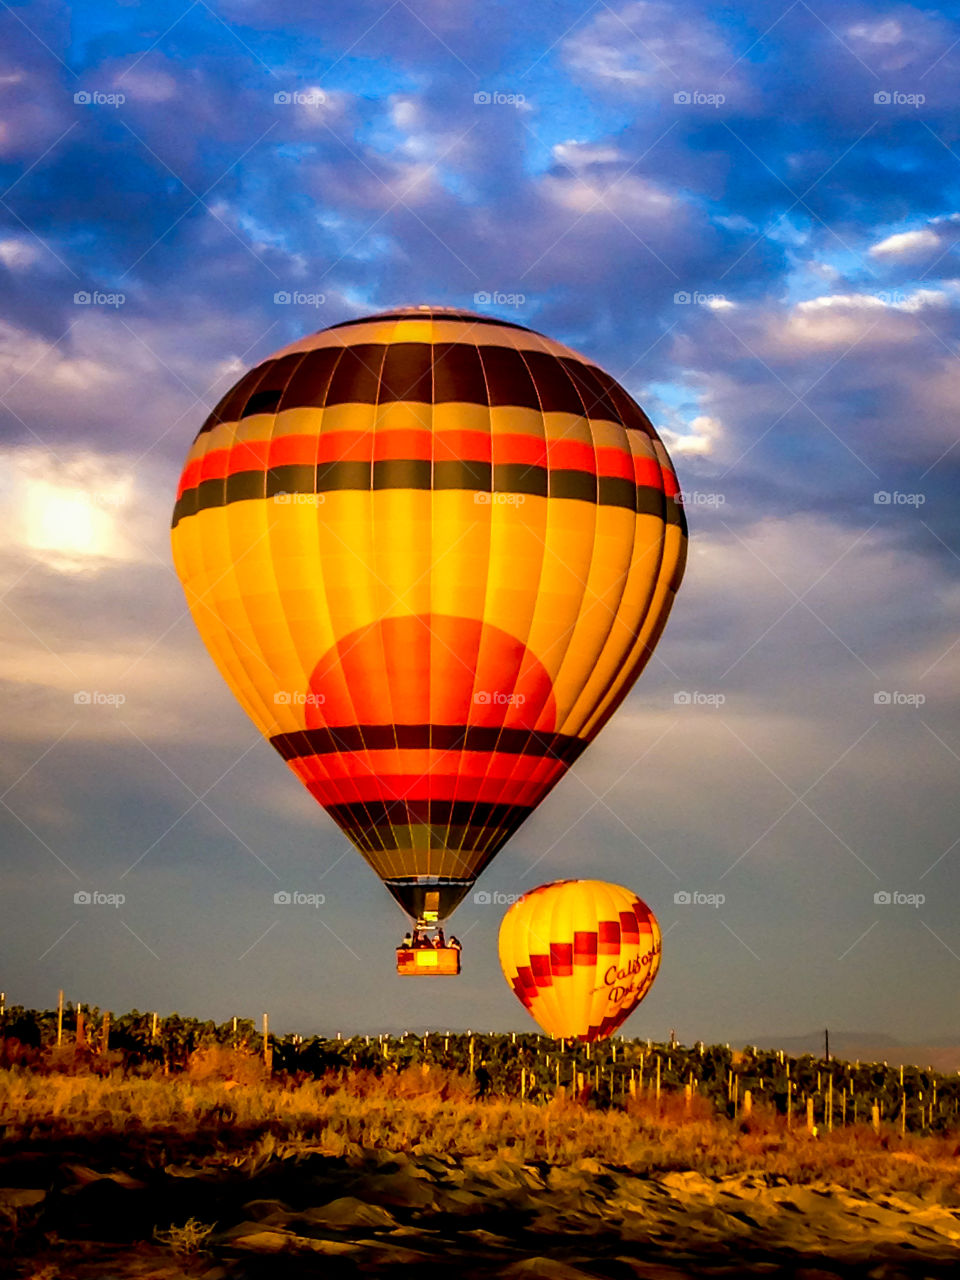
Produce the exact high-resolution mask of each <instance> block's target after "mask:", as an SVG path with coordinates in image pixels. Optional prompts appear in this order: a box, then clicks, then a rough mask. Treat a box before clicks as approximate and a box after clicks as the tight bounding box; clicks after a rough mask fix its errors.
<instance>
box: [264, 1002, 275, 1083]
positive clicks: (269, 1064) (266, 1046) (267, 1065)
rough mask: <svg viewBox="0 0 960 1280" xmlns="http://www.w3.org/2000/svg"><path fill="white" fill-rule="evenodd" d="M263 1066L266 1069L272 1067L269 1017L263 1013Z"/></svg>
mask: <svg viewBox="0 0 960 1280" xmlns="http://www.w3.org/2000/svg"><path fill="white" fill-rule="evenodd" d="M263 1066H264V1069H265V1070H266V1071H272V1069H273V1052H272V1051H271V1049H270V1017H269V1015H268V1014H266V1013H265V1014H264V1015H263Z"/></svg>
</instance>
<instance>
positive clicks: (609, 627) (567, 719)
mask: <svg viewBox="0 0 960 1280" xmlns="http://www.w3.org/2000/svg"><path fill="white" fill-rule="evenodd" d="M587 423H588V425H589V427H590V434H591V436H592V437H593V442H594V455H595V457H596V458H597V485H598V488H599V484H600V462H599V454H598V453H597V438H596V434H595V432H594V427H593V423H594V420H593V419H592V418H591V417H589V415H588V417H587ZM614 425H616V426H618V427H619V429H620V432H621V437H622V438H621V444H622V446H623V448H624V449H625V450H626V452H627V453H628V454H629V456H630V465H631V468H632V466H633V454H632V452H631V450H630V441H629V439H628V433H627V429H626V427H624V426H623V425H622V423H617V424H614ZM623 509H624V510H625V508H623ZM631 514H632V516H633V527H632V529H631V531H630V535H629V540H630V547H631V554H629V555H628V557H627V564H626V566H625V567H624V570H623V573H622V574H621V578H620V591H619V593H618V595H617V599H616V603H615V605H614V606H613V607H612V608H611V607H610V605H608V604H604V605H603V608H604V609H605V610H606V612H607V614H608V617H609V620H608V621H607V623H606V630H605V632H604V635H603V639H602V640H601V641H600V642H599V644H598V645H597V647H596V649H595V652H594V656H593V661H592V662H591V663H590V672H591V674H592V673H593V672H594V671H595V670H596V669H597V667H598V666H599V664H600V663H601V661H602V660H603V655H604V653H605V652H606V649H607V645H608V643H609V640H610V636H611V634H612V633H613V630H614V628H615V626H616V624H617V620H618V618H619V616H620V609H621V607H622V605H623V596H624V593H625V591H626V589H627V582H628V580H629V577H630V565H631V563H632V560H633V555H632V548H633V545H634V543H635V542H636V532H637V512H636V506H634V510H633V512H632V513H631ZM600 518H601V516H600V506H599V503H598V504H597V519H596V521H595V523H594V535H593V536H594V546H593V553H592V555H591V557H590V570H589V574H588V577H587V584H589V581H590V577H591V576H592V574H593V566H594V564H595V562H596V556H597V533H598V526H599V524H600ZM584 597H586V584H585V586H584ZM597 603H598V602H595V603H594V605H593V606H592V607H593V608H594V609H596V607H597ZM579 621H580V620H579V619H578V626H579ZM559 674H560V673H559V672H558V678H559ZM587 684H589V677H588V679H587V681H586V682H585V684H584V686H583V688H582V689H581V690H580V693H579V694H578V695H577V697H576V698H574V699H573V700H572V702H571V703H570V706H569V707H568V708H567V711H566V714H565V715H564V717H563V720H562V721H561V722H560V723H559V724H558V725H557V730H558V732H560V733H569V732H570V730H569V728H568V726H569V725H570V724H571V721H572V720H573V713H574V711H575V710H576V707H577V704H578V702H579V701H580V698H581V697H582V695H583V693H584V691H585V689H586V687H587ZM574 732H576V730H574Z"/></svg>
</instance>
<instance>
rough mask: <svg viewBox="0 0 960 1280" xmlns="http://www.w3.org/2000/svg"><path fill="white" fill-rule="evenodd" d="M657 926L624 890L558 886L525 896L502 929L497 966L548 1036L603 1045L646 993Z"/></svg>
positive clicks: (591, 884) (589, 883)
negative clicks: (596, 1042) (602, 1042)
mask: <svg viewBox="0 0 960 1280" xmlns="http://www.w3.org/2000/svg"><path fill="white" fill-rule="evenodd" d="M660 950H661V940H660V926H659V925H658V924H657V919H656V916H655V915H654V914H653V912H652V911H651V910H650V908H649V907H648V906H647V904H646V903H645V902H642V901H641V900H640V898H638V897H637V895H636V894H635V893H633V892H632V891H631V890H630V889H623V888H621V887H620V885H617V884H606V883H605V882H604V881H603V880H557V881H556V882H555V883H554V884H544V885H541V886H540V888H539V889H533V890H531V892H530V893H525V894H524V895H523V897H522V898H520V899H519V900H518V901H517V902H515V903H514V904H513V906H512V907H511V908H510V910H509V911H508V912H507V914H506V915H505V916H504V918H503V923H502V924H501V925H500V967H501V968H502V969H503V975H504V977H505V978H506V980H507V983H508V985H509V986H510V988H511V990H512V991H513V992H514V994H515V995H516V996H517V998H518V999H519V1001H520V1002H521V1004H522V1005H523V1007H524V1008H525V1009H526V1010H527V1011H528V1012H529V1013H530V1014H531V1015H532V1017H534V1018H535V1019H536V1020H537V1022H538V1023H539V1024H540V1026H541V1027H543V1029H544V1031H546V1032H547V1034H548V1035H552V1036H557V1037H560V1038H563V1039H575V1040H602V1039H604V1038H605V1037H606V1036H611V1035H613V1033H614V1031H616V1029H617V1028H618V1027H619V1026H620V1025H621V1024H622V1023H623V1022H625V1021H626V1019H627V1018H628V1017H629V1016H630V1014H631V1013H632V1012H633V1011H634V1009H635V1008H636V1007H637V1005H638V1004H639V1003H640V1001H641V1000H642V999H643V997H644V996H645V995H646V994H647V992H648V991H649V990H650V987H651V986H652V984H653V980H654V978H655V977H656V976H657V970H658V969H659V968H660Z"/></svg>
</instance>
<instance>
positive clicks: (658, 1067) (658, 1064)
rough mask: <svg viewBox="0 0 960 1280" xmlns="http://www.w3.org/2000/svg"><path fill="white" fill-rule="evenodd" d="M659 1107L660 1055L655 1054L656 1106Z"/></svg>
mask: <svg viewBox="0 0 960 1280" xmlns="http://www.w3.org/2000/svg"><path fill="white" fill-rule="evenodd" d="M659 1105H660V1055H659V1053H658V1054H657V1106H659Z"/></svg>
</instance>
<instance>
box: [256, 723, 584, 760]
mask: <svg viewBox="0 0 960 1280" xmlns="http://www.w3.org/2000/svg"><path fill="white" fill-rule="evenodd" d="M270 741H271V743H272V744H273V746H274V747H276V749H277V750H278V751H279V752H280V754H281V755H282V756H283V758H284V760H300V759H303V758H305V757H307V756H324V755H332V754H335V753H339V752H344V751H396V750H410V751H426V750H430V749H431V748H432V749H433V750H435V751H488V752H502V753H503V754H504V755H524V756H542V757H544V758H549V759H552V760H562V761H564V762H565V763H567V764H572V763H573V762H574V760H576V759H577V757H578V756H579V755H580V753H581V752H582V751H583V750H584V749H585V747H586V745H587V744H586V742H585V741H584V740H583V739H582V738H577V737H574V736H573V735H572V734H566V733H536V732H533V731H532V730H530V729H505V728H498V727H496V726H495V725H480V724H473V725H461V724H400V725H393V724H352V725H341V726H337V727H335V728H326V729H301V730H299V731H298V732H295V733H278V734H274V736H273V737H272V738H271V739H270Z"/></svg>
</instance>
